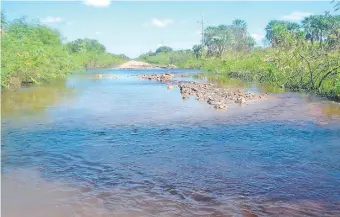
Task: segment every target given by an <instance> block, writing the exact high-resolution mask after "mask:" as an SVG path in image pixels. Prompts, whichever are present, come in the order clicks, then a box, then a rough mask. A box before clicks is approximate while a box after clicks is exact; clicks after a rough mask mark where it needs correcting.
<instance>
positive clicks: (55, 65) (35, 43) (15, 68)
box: [1, 14, 126, 88]
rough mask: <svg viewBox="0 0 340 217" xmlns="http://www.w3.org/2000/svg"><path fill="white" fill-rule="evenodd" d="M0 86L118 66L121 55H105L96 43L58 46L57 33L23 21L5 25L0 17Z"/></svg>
mask: <svg viewBox="0 0 340 217" xmlns="http://www.w3.org/2000/svg"><path fill="white" fill-rule="evenodd" d="M1 50H2V52H1V60H2V61H1V87H4V88H8V87H20V86H21V85H22V84H24V83H43V82H47V81H49V80H51V79H54V78H57V77H63V76H65V75H67V74H69V73H71V72H72V71H73V70H80V69H83V68H87V67H105V66H110V65H114V64H118V63H121V62H123V61H125V60H126V58H125V57H124V56H118V55H112V54H109V53H106V51H105V47H104V46H103V45H101V44H100V43H99V42H98V41H96V40H89V39H84V40H81V39H78V40H76V41H74V42H70V43H68V44H66V45H65V44H63V43H62V37H61V35H60V33H59V32H58V31H56V30H53V29H51V28H49V27H47V26H44V25H41V24H40V23H38V22H27V21H26V20H25V19H24V18H22V19H18V20H14V21H13V22H8V21H6V19H5V18H4V16H3V14H2V16H1Z"/></svg>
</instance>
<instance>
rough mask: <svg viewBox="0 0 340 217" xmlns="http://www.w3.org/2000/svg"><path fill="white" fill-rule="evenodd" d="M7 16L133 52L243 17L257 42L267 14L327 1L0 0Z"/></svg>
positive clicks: (303, 10)
mask: <svg viewBox="0 0 340 217" xmlns="http://www.w3.org/2000/svg"><path fill="white" fill-rule="evenodd" d="M2 11H3V12H4V14H5V16H6V19H8V20H12V19H16V18H20V17H23V16H26V17H27V19H29V20H33V19H38V20H40V22H42V23H43V24H46V25H48V26H50V27H52V28H55V29H58V30H59V31H60V32H61V34H62V35H63V37H64V38H65V39H64V40H65V42H68V41H72V40H75V39H78V38H92V39H97V40H98V41H99V42H100V43H102V44H104V45H105V46H106V48H107V51H108V52H111V53H115V54H126V55H127V56H129V57H132V58H134V57H137V56H139V55H140V54H142V53H145V52H148V51H154V50H155V49H157V47H159V46H161V45H167V46H171V47H173V48H174V49H191V48H192V46H193V45H195V44H199V43H200V40H201V35H200V34H201V26H200V24H199V23H198V21H200V20H201V19H202V16H203V17H204V20H205V25H206V26H208V25H220V24H226V25H228V24H231V23H232V21H233V20H234V19H243V20H245V21H246V22H247V24H248V30H249V32H250V34H251V35H252V36H253V37H254V38H255V39H256V41H257V43H258V44H261V43H262V41H263V38H264V36H265V31H264V28H265V26H266V25H267V23H268V22H269V21H270V20H273V19H279V20H288V21H294V22H300V21H301V20H302V19H303V18H304V17H306V16H309V15H311V14H323V13H324V12H325V11H331V13H332V14H334V13H335V12H334V10H333V5H332V4H331V3H330V1H320V2H317V1H302V2H296V1H294V2H293V1H283V2H279V1H217V2H214V1H186V2H184V1H168V2H164V1H148V2H142V1H109V0H78V1H9V0H7V1H6V0H5V1H2Z"/></svg>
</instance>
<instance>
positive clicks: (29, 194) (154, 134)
mask: <svg viewBox="0 0 340 217" xmlns="http://www.w3.org/2000/svg"><path fill="white" fill-rule="evenodd" d="M176 71H178V72H180V73H192V72H193V71H187V70H176ZM158 72H167V70H149V71H145V70H134V71H120V70H106V69H102V70H90V71H88V72H87V73H82V74H76V75H74V76H71V77H69V78H68V79H67V80H65V81H59V82H56V83H55V84H50V85H47V86H40V87H31V88H23V89H21V90H18V91H16V92H5V93H3V94H2V153H1V155H2V160H1V161H2V214H3V216H8V217H14V216H15V217H16V216H32V217H33V216H34V217H39V216H41V217H45V216H50V217H54V216H56V217H57V216H58V217H61V216H256V215H257V216H339V215H340V190H339V186H340V157H339V156H340V106H339V105H338V104H336V103H331V102H327V101H324V100H322V99H318V98H316V97H311V96H304V95H301V94H296V93H272V94H270V95H269V97H268V99H267V100H265V101H259V102H253V103H250V104H249V105H246V106H240V105H237V104H235V105H231V106H230V107H229V109H228V111H227V112H220V111H216V110H214V109H213V108H211V107H209V106H208V105H206V104H204V103H201V102H198V101H196V100H194V99H189V100H183V99H182V97H181V95H180V93H179V90H178V89H172V90H168V89H167V88H166V86H165V85H164V84H161V83H158V82H155V81H148V80H140V79H138V77H136V76H134V75H138V74H145V73H158ZM98 73H100V74H102V75H103V76H102V77H101V78H100V79H99V77H97V76H96V74H98ZM110 75H118V76H119V79H117V80H115V79H112V77H110ZM181 79H183V78H181ZM185 79H187V78H185ZM238 87H242V85H241V86H238ZM244 87H245V88H246V89H247V90H249V91H263V90H265V89H262V88H258V87H256V86H244Z"/></svg>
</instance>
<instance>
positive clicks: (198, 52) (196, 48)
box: [192, 45, 202, 58]
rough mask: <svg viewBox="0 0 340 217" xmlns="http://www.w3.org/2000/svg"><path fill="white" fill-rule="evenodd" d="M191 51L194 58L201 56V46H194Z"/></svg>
mask: <svg viewBox="0 0 340 217" xmlns="http://www.w3.org/2000/svg"><path fill="white" fill-rule="evenodd" d="M192 51H193V52H194V55H195V57H196V58H198V57H200V56H201V55H202V45H194V46H193V47H192Z"/></svg>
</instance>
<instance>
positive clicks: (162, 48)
mask: <svg viewBox="0 0 340 217" xmlns="http://www.w3.org/2000/svg"><path fill="white" fill-rule="evenodd" d="M171 51H173V49H172V48H171V47H168V46H161V47H159V48H157V50H156V53H161V52H163V53H167V52H171Z"/></svg>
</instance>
